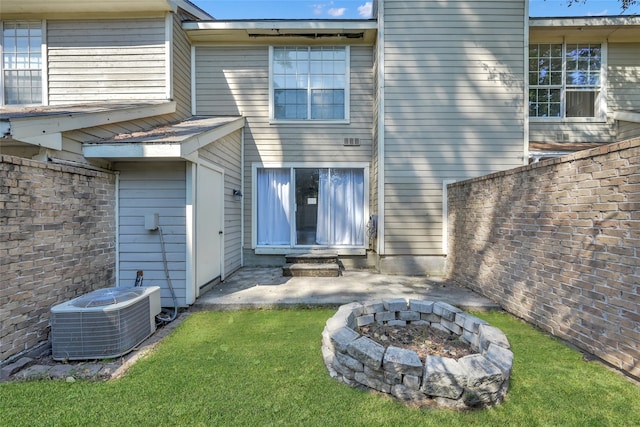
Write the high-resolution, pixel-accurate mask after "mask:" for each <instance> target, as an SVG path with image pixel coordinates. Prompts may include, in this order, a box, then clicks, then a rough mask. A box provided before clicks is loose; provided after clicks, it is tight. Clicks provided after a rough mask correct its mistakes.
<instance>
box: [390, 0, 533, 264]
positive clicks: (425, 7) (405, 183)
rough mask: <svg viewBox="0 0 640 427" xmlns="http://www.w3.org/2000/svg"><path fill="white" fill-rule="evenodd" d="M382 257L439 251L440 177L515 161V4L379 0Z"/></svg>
mask: <svg viewBox="0 0 640 427" xmlns="http://www.w3.org/2000/svg"><path fill="white" fill-rule="evenodd" d="M383 5H384V8H385V9H384V14H385V28H384V55H385V73H384V74H385V82H384V85H385V95H384V96H385V111H384V126H385V136H384V137H385V186H384V191H385V199H384V203H385V247H384V254H385V255H390V256H392V255H407V256H414V257H415V256H429V255H441V254H442V182H443V180H445V179H464V178H469V177H474V176H479V175H483V174H486V173H490V172H494V171H498V170H503V169H508V168H512V167H514V166H519V165H522V164H523V144H524V132H523V126H524V108H525V100H524V81H523V75H524V69H523V58H524V19H525V18H524V16H525V14H526V13H527V11H525V10H524V2H522V3H521V2H513V1H510V0H495V1H478V2H473V3H469V2H466V3H465V2H452V1H448V2H436V1H426V2H425V1H394V0H385V2H384V3H383Z"/></svg>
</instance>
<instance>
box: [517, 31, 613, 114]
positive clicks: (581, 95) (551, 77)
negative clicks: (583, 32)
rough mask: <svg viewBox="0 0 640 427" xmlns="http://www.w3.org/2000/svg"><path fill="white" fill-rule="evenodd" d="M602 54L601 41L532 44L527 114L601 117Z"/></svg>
mask: <svg viewBox="0 0 640 427" xmlns="http://www.w3.org/2000/svg"><path fill="white" fill-rule="evenodd" d="M603 56H604V55H603V47H602V45H600V44H589V43H540V44H533V43H532V44H531V45H530V46H529V117H542V118H549V117H553V118H575V117H585V118H599V117H601V116H602V115H603V112H604V107H603V96H602V87H603V71H602V70H603V64H604V59H603Z"/></svg>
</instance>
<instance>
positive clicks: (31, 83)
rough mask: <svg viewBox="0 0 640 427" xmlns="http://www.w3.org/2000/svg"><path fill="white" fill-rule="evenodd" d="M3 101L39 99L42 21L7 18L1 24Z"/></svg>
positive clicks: (26, 102) (34, 101)
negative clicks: (11, 19)
mask: <svg viewBox="0 0 640 427" xmlns="http://www.w3.org/2000/svg"><path fill="white" fill-rule="evenodd" d="M2 79H3V82H2V83H3V103H4V104H6V105H10V104H40V103H42V24H41V23H40V22H36V21H6V22H4V23H3V25H2Z"/></svg>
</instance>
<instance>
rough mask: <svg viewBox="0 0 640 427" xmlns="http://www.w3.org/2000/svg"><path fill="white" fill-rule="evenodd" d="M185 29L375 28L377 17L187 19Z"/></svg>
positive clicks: (183, 24)
mask: <svg viewBox="0 0 640 427" xmlns="http://www.w3.org/2000/svg"><path fill="white" fill-rule="evenodd" d="M182 28H183V29H184V30H275V29H280V30H344V29H345V28H348V29H353V30H375V29H377V28H378V23H377V20H375V19H253V20H248V19H229V20H213V21H197V22H196V21H186V22H183V23H182Z"/></svg>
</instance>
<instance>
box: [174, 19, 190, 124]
mask: <svg viewBox="0 0 640 427" xmlns="http://www.w3.org/2000/svg"><path fill="white" fill-rule="evenodd" d="M172 83H173V99H174V100H175V101H176V103H177V107H176V109H177V111H176V113H177V114H178V115H179V116H180V117H181V118H186V117H189V116H191V44H190V43H189V40H188V39H187V36H186V34H185V33H184V31H183V30H182V23H181V21H180V19H179V17H178V16H177V15H174V18H173V82H172Z"/></svg>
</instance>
